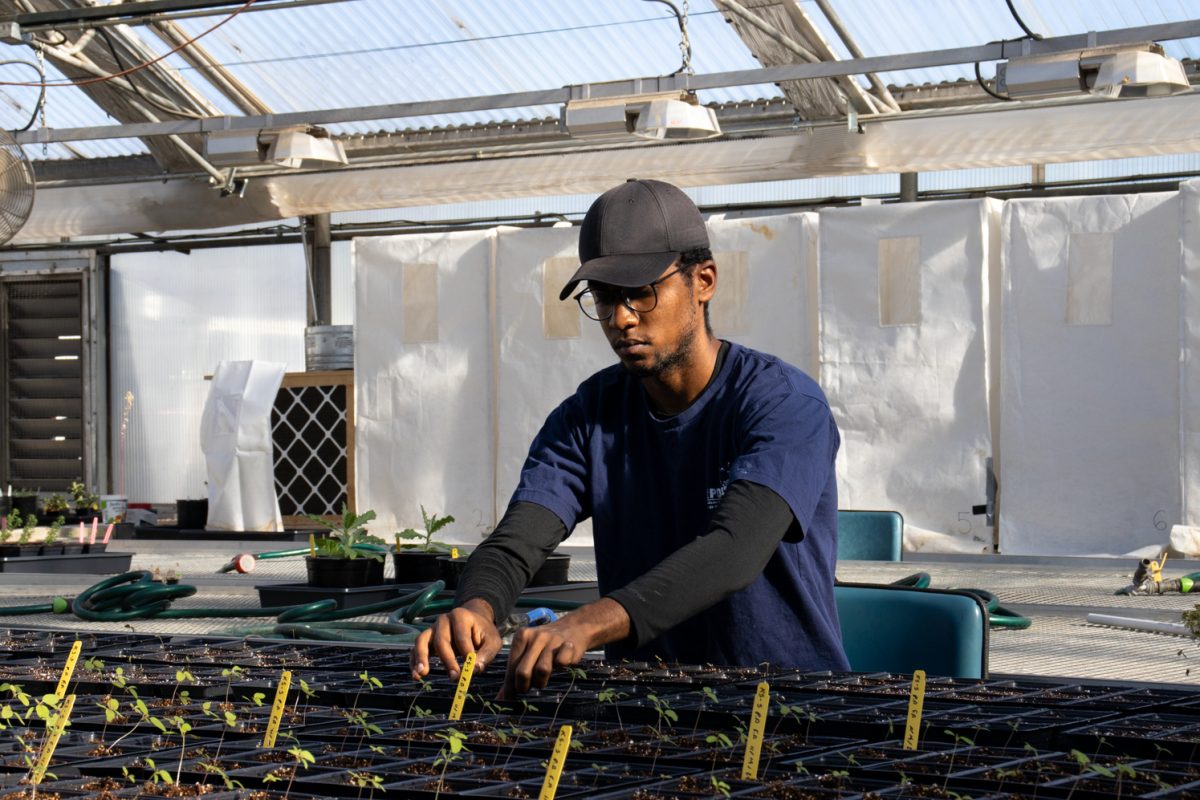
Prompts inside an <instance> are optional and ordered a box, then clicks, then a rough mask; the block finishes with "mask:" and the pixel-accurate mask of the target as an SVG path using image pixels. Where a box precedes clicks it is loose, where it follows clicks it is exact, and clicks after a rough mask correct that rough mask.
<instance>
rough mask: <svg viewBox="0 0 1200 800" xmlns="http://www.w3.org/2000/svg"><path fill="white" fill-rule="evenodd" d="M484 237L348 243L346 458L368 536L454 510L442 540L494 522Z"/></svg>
mask: <svg viewBox="0 0 1200 800" xmlns="http://www.w3.org/2000/svg"><path fill="white" fill-rule="evenodd" d="M494 240H495V233H493V232H469V233H468V232H463V233H447V234H437V235H423V236H390V237H378V238H363V239H356V240H355V242H354V286H355V329H354V332H355V336H354V396H355V416H356V419H357V424H356V428H355V433H356V442H355V446H356V452H357V457H356V460H355V465H356V471H357V505H358V509H359V511H360V512H361V511H364V510H366V509H374V511H375V512H376V514H377V515H378V520H377V522H376V523H374V524H373V525H372V526H371V530H372V531H373V532H377V533H382V534H383V535H388V534H390V533H391V532H392V531H393V530H396V529H397V528H401V527H414V528H420V527H421V511H420V506H421V505H424V506H425V509H426V510H427V511H429V512H431V513H438V514H446V513H448V514H452V515H453V516H454V517H455V519H456V520H457V523H456V524H454V525H451V526H450V527H448V528H446V529H445V531H444V534H445V535H444V536H443V537H442V539H443V540H444V541H448V542H457V543H464V542H470V543H474V542H477V541H478V540H479V532H480V531H483V530H489V529H490V528H491V526H492V520H491V517H492V509H493V507H494V502H493V497H492V482H493V466H492V458H493V455H492V453H493V438H492V426H491V404H492V401H491V398H492V387H491V368H490V361H491V356H490V348H491V342H490V339H489V309H488V287H489V283H490V277H489V272H490V269H491V264H492V247H493V244H494Z"/></svg>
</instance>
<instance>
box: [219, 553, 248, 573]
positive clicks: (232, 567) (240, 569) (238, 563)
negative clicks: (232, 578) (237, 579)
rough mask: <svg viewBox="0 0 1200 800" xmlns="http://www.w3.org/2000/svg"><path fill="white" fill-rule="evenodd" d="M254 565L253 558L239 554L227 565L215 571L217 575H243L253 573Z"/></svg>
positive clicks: (245, 554)
mask: <svg viewBox="0 0 1200 800" xmlns="http://www.w3.org/2000/svg"><path fill="white" fill-rule="evenodd" d="M254 564H255V561H254V556H252V555H251V554H249V553H239V554H238V555H236V556H234V557H233V558H232V559H231V560H230V562H229V563H228V564H226V565H225V566H223V567H221V568H220V569H219V570H217V573H218V574H222V573H225V572H237V573H238V574H239V575H245V574H246V573H247V572H254Z"/></svg>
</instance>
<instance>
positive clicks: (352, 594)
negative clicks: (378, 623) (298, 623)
mask: <svg viewBox="0 0 1200 800" xmlns="http://www.w3.org/2000/svg"><path fill="white" fill-rule="evenodd" d="M254 588H255V589H257V590H258V601H259V605H261V606H262V607H263V608H266V607H268V606H294V605H299V604H301V603H313V602H316V601H317V600H334V601H336V602H337V607H338V608H359V607H360V606H369V605H371V604H372V603H382V602H383V601H384V600H391V599H392V598H394V597H400V596H402V595H405V594H408V593H409V592H411V591H412V590H413V589H414V588H419V587H414V586H407V585H405V584H401V583H383V584H379V585H377V586H355V587H341V588H339V587H330V586H309V585H308V584H307V583H276V584H260V585H258V586H255V587H254Z"/></svg>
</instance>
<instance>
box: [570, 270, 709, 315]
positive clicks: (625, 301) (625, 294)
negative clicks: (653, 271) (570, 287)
mask: <svg viewBox="0 0 1200 800" xmlns="http://www.w3.org/2000/svg"><path fill="white" fill-rule="evenodd" d="M688 266H690V265H686V264H681V265H680V266H678V267H676V268H675V269H673V270H671V271H670V272H668V273H667V274H666V275H663V276H662V277H661V278H658V279H656V280H652V281H650V282H649V283H645V284H642V285H641V286H617V287H614V288H615V289H616V291H617V292H619V293H620V301H619V302H620V304H621V305H623V306H625V308H626V309H628V310H629V311H630V313H633V314H638V315H639V316H640V315H642V314H649V313H650V312H651V311H653V310H654V309H656V308H658V284H660V283H662V282H663V281H665V280H666V279H667V278H669V277H671V276H672V275H676V274H678V273H680V272H683V271H684V270H685V269H687V268H688ZM643 289H649V290H650V292H651V293H652V294H653V295H654V305H652V306H650V307H649V308H647V309H646V310H645V311H638V310H637V309H636V308H634V307H633V306H632V305H630V302H629V293H630V292H640V291H642V290H643ZM585 294H591V295H592V297H593V303H595V296H596V289H595V287H593V286H588V287H587V288H586V289H584V290H583V291H581V292H580V293H579V294H577V295H575V298H574V300H575V302H576V303H577V304H578V305H579V310H580V311H582V312H583V315H584V316H585V317H587V318H588V319H593V320H595V321H596V322H606V321H608V320H610V319H612V317H613V315H614V314H616V313H617V302H614V303H613V304H612V311H610V312H609V313H608V315H607V316H604V317H594V316H592V315H591V314H589V313H588V310H587V309H586V308H584V307H583V296H584V295H585ZM596 305H598V304H596Z"/></svg>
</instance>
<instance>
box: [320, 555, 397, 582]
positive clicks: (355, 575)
mask: <svg viewBox="0 0 1200 800" xmlns="http://www.w3.org/2000/svg"><path fill="white" fill-rule="evenodd" d="M304 562H305V566H306V567H307V568H308V585H309V586H320V587H323V588H328V589H345V588H351V587H354V586H378V585H379V584H381V583H383V562H382V561H377V560H375V559H373V558H335V557H333V556H305V558H304Z"/></svg>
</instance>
